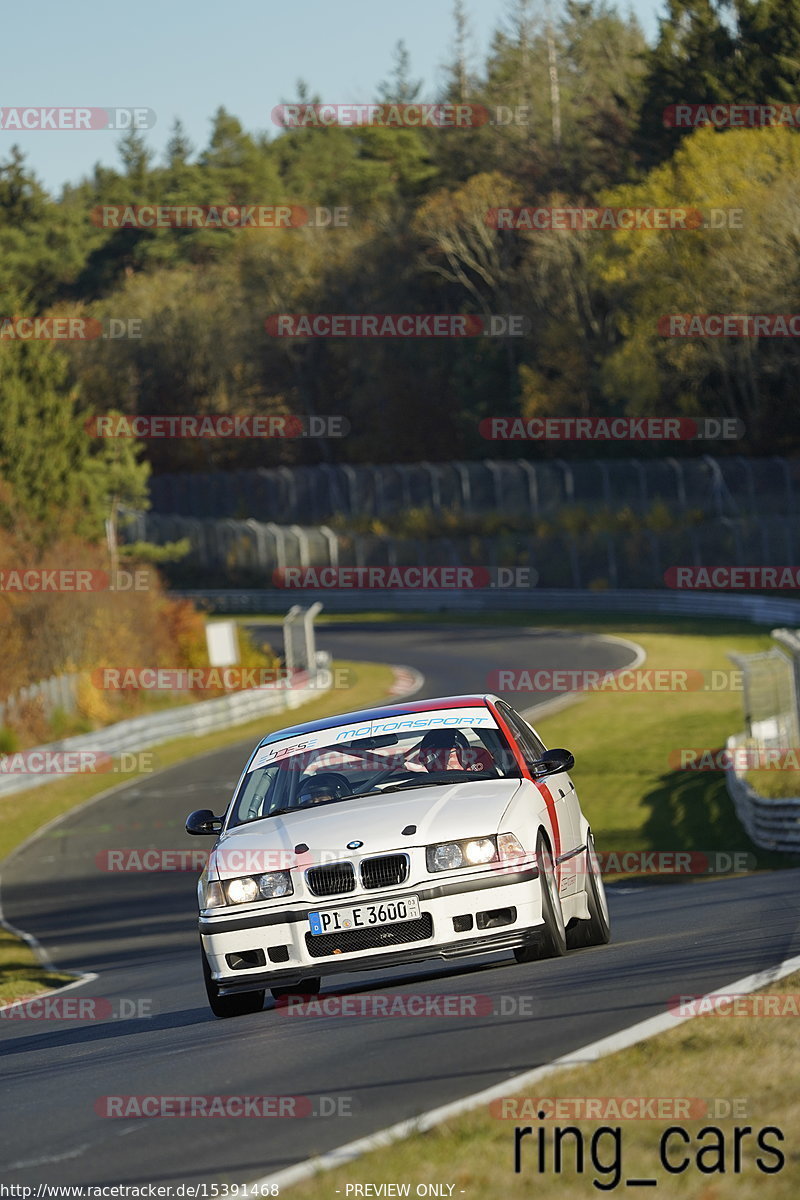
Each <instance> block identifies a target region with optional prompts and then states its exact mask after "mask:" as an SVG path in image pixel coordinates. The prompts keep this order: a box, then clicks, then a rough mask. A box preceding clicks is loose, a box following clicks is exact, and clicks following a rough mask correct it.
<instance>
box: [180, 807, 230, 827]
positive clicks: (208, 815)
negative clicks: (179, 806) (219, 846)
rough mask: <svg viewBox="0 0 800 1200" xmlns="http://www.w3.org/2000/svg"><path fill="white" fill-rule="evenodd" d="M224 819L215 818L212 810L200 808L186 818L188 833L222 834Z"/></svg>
mask: <svg viewBox="0 0 800 1200" xmlns="http://www.w3.org/2000/svg"><path fill="white" fill-rule="evenodd" d="M221 830H222V817H215V816H214V814H213V812H212V811H211V809H210V808H198V810H197V812H193V813H189V816H188V817H187V818H186V832H187V833H220V831H221Z"/></svg>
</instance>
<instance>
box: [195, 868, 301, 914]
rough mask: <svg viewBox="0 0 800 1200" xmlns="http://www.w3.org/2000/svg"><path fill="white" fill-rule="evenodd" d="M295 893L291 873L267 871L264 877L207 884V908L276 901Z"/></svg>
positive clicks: (244, 877)
mask: <svg viewBox="0 0 800 1200" xmlns="http://www.w3.org/2000/svg"><path fill="white" fill-rule="evenodd" d="M293 891H294V887H293V886H292V876H291V873H290V872H289V871H267V872H266V874H264V875H242V876H241V877H240V878H238V879H226V880H225V882H224V883H206V885H205V905H206V908H220V907H222V906H223V905H225V904H252V903H253V901H254V900H275V899H277V898H278V897H279V896H291V894H292V892H293Z"/></svg>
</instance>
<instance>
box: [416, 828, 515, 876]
mask: <svg viewBox="0 0 800 1200" xmlns="http://www.w3.org/2000/svg"><path fill="white" fill-rule="evenodd" d="M425 858H426V861H427V864H428V870H429V871H431V872H433V871H455V870H457V869H458V868H459V867H476V866H479V865H480V864H481V863H489V862H494V861H495V859H496V858H497V838H496V837H494V836H492V837H483V838H469V839H466V840H465V841H463V842H439V843H438V844H437V845H435V846H428V848H427V850H426V852H425Z"/></svg>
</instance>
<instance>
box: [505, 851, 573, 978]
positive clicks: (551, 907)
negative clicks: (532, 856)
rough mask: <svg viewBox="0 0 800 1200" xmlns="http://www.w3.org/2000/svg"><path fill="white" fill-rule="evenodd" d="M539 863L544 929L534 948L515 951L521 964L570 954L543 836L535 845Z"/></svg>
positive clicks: (554, 874)
mask: <svg viewBox="0 0 800 1200" xmlns="http://www.w3.org/2000/svg"><path fill="white" fill-rule="evenodd" d="M536 861H537V863H538V864H539V887H540V888H541V894H542V916H543V917H544V927H543V929H542V930H541V932H540V933H539V936H538V938H537V941H536V943H535V944H534V945H531V946H520V947H518V949H516V950H515V951H514V957H515V959H516V960H517V962H518V963H528V962H537V961H538V960H539V959H541V958H560V957H561V956H562V955H563V954H566V952H567V930H566V927H565V925H564V914H563V912H562V911H561V898H560V896H559V894H558V884H557V883H556V873H555V868H554V867H553V856H552V854H551V853H550V848H549V846H548V845H547V842H546V841H545V839H544V836H543V835H542V834H541V833H540V834H539V838H538V840H537V842H536Z"/></svg>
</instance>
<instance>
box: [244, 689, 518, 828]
mask: <svg viewBox="0 0 800 1200" xmlns="http://www.w3.org/2000/svg"><path fill="white" fill-rule="evenodd" d="M519 774H520V772H519V768H518V766H517V763H516V760H515V759H514V756H513V754H512V752H511V749H510V747H509V745H508V742H507V741H506V739H505V737H504V736H503V733H502V732H501V730H500V729H499V728H498V726H497V723H496V721H495V719H494V717H493V716H492V714H491V713H490V712H489V710H488V709H487V708H474V709H463V710H457V711H454V710H453V709H443V710H441V711H436V712H433V713H428V712H424V711H423V712H420V713H419V714H411V715H409V716H404V717H394V718H384V719H381V720H373V721H371V722H366V723H362V724H361V725H352V724H349V725H339V726H334V727H333V728H331V729H324V730H320V731H318V732H316V733H311V734H305V735H303V734H300V735H297V736H295V737H291V738H285V739H281V740H278V741H274V742H269V743H268V744H267V745H265V746H261V747H260V748H259V750H257V751H256V753H255V755H254V757H253V760H252V762H251V763H250V767H249V769H248V771H247V774H246V775H245V776H244V778H243V779H242V782H241V784H240V786H239V789H238V791H237V793H236V796H235V797H234V801H233V807H232V811H231V815H230V819H229V821H228V827H231V826H233V825H243V824H246V823H247V822H249V821H259V820H263V819H265V818H268V817H275V816H280V815H283V814H287V813H294V812H300V811H304V810H307V809H311V808H317V807H321V806H324V805H330V804H341V803H345V802H347V801H349V800H352V799H354V798H357V797H360V796H371V797H374V798H375V800H376V801H379V799H380V797H381V796H382V795H384V794H385V793H390V794H391V793H394V792H397V791H400V790H404V789H408V788H418V787H424V786H430V785H432V784H436V783H439V784H441V783H451V782H471V781H474V780H480V779H511V778H518V777H519Z"/></svg>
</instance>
